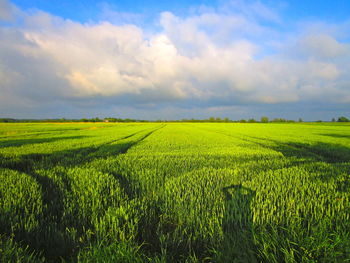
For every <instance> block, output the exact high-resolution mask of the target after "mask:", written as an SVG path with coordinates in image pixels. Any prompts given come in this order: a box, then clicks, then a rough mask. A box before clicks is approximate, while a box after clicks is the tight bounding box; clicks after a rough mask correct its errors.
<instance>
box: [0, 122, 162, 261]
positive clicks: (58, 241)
mask: <svg viewBox="0 0 350 263" xmlns="http://www.w3.org/2000/svg"><path fill="white" fill-rule="evenodd" d="M160 128H162V127H160ZM160 128H158V129H160ZM158 129H154V130H152V131H150V132H148V133H146V134H145V135H143V136H141V137H140V138H138V139H136V140H131V141H127V142H123V140H125V139H128V138H131V137H132V136H135V135H136V134H138V133H141V132H144V131H139V132H136V133H134V134H131V135H128V136H125V137H123V138H119V139H118V140H113V141H110V142H108V143H105V144H102V145H99V146H91V147H83V148H79V149H75V150H64V151H56V152H53V153H51V154H27V155H22V156H18V157H14V158H11V157H6V156H3V155H0V168H7V169H12V170H16V171H18V172H21V173H25V174H27V175H29V176H31V177H32V178H34V179H35V180H36V182H37V183H38V184H39V185H40V187H41V189H42V201H43V208H44V209H43V213H42V217H41V218H40V220H39V221H40V223H39V227H38V228H37V229H35V230H34V231H31V232H27V231H26V230H25V229H18V230H16V232H15V233H13V232H12V231H11V229H9V230H8V231H6V233H4V234H7V235H12V234H15V240H16V241H19V242H24V244H27V245H29V247H30V248H31V249H32V250H34V251H37V252H38V251H42V252H43V255H45V258H46V259H48V260H52V261H56V262H57V261H58V260H59V259H60V258H63V259H66V260H68V259H69V258H71V257H72V256H73V255H74V253H75V252H76V249H77V247H78V246H80V245H81V244H74V241H73V239H72V238H71V237H70V236H69V234H68V233H67V232H66V228H67V227H74V228H76V227H78V228H79V229H80V230H81V231H84V229H85V230H86V229H91V228H92V226H91V225H89V226H85V225H84V226H76V225H66V224H63V223H62V222H61V219H62V217H63V216H64V197H65V194H66V192H69V191H70V181H69V180H68V178H66V179H67V182H65V183H64V186H63V187H64V189H61V188H62V185H59V184H58V183H57V182H56V181H55V180H54V179H53V178H50V177H48V176H44V175H41V174H39V173H38V172H37V171H38V170H39V169H43V170H49V169H50V168H53V167H55V166H56V165H62V166H65V167H67V166H71V167H76V166H79V165H84V164H86V163H89V162H91V161H93V160H94V159H98V158H107V157H110V156H114V157H116V156H117V155H119V154H123V153H126V152H127V151H128V150H129V149H130V148H131V147H133V146H135V145H137V144H138V143H140V142H141V141H143V140H144V139H146V138H147V137H148V136H150V135H151V134H152V133H154V132H155V131H156V130H158ZM61 138H63V137H61ZM66 138H67V137H66ZM79 138H80V137H79ZM53 139H54V138H53ZM52 141H54V140H52ZM119 141H120V143H118V142H119ZM64 178H65V175H64V174H63V175H60V179H62V180H64ZM115 178H116V179H117V180H118V181H119V182H120V185H121V186H122V188H123V189H124V190H125V192H126V193H127V194H128V196H129V198H133V195H134V194H135V193H133V192H132V189H133V188H132V187H131V186H130V183H131V182H130V181H128V180H127V178H121V177H120V176H117V175H115Z"/></svg>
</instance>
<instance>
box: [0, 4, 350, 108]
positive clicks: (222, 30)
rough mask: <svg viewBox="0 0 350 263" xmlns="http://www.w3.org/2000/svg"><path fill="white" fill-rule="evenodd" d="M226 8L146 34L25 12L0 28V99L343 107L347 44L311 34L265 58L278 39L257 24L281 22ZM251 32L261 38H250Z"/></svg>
mask: <svg viewBox="0 0 350 263" xmlns="http://www.w3.org/2000/svg"><path fill="white" fill-rule="evenodd" d="M5 3H7V2H5ZM8 5H9V4H8V3H7V6H8ZM231 8H233V9H235V12H234V13H228V12H227V10H226V11H225V12H222V11H215V10H210V11H208V12H207V13H206V12H203V13H200V14H193V15H191V16H189V17H186V18H181V17H177V16H175V15H174V14H172V13H170V12H164V13H162V14H161V15H160V25H161V27H162V30H161V31H159V32H157V33H154V34H152V35H148V34H147V36H145V33H144V30H143V29H142V28H141V27H138V26H135V25H131V24H125V25H114V24H111V23H109V22H100V23H96V24H81V23H79V22H74V21H70V20H64V19H61V18H59V17H55V16H52V15H50V14H47V13H44V12H37V13H35V14H22V16H23V17H21V19H23V20H24V21H25V22H24V24H21V25H20V26H18V25H17V26H13V27H3V28H1V27H0V92H2V94H6V95H3V96H1V97H0V103H1V104H2V105H5V104H4V102H5V101H6V102H7V105H8V101H9V100H11V101H13V102H15V101H16V103H17V102H18V101H23V103H24V104H25V105H31V104H30V103H28V101H29V102H30V101H31V102H33V103H32V104H35V103H37V105H38V107H40V105H42V104H45V103H49V101H52V100H57V101H65V102H67V101H68V102H69V101H71V102H70V103H72V104H74V103H77V101H78V103H79V104H81V103H84V101H86V102H87V103H90V102H91V100H92V99H94V98H96V101H97V102H96V103H98V101H101V102H102V103H112V104H113V103H121V104H129V105H155V104H157V105H158V104H162V103H164V104H167V103H175V102H176V103H180V104H181V105H183V106H184V107H191V104H195V105H201V107H206V106H208V107H222V105H228V106H227V107H231V106H234V105H241V104H249V103H251V104H252V103H261V104H276V103H285V102H289V103H295V102H298V101H315V100H321V99H322V98H323V99H322V100H324V97H325V96H326V98H327V100H329V101H339V102H340V103H349V97H350V96H349V93H350V91H349V86H347V85H346V84H344V83H350V76H349V74H348V72H347V71H346V70H344V69H345V68H350V67H349V66H350V65H349V64H350V59H349V55H350V47H349V45H348V44H346V43H341V42H340V41H338V40H337V38H336V37H335V36H333V35H331V34H329V32H325V33H323V32H319V33H317V34H311V33H309V34H307V35H302V37H300V38H299V39H295V43H296V44H295V45H294V44H291V43H287V42H283V41H282V42H281V41H280V43H279V46H282V47H283V46H284V47H289V48H288V49H285V50H288V51H286V52H284V53H278V50H277V52H275V54H274V55H269V56H268V55H266V54H265V53H264V52H265V50H264V48H265V46H264V45H265V44H264V45H263V44H261V43H265V42H267V41H275V42H276V41H278V39H273V38H274V37H275V36H276V35H279V34H281V33H280V32H277V31H276V30H275V29H273V28H269V27H266V26H263V25H262V24H261V23H259V22H258V21H259V20H261V19H263V20H269V21H273V22H280V18H279V16H278V14H277V13H275V11H273V10H272V9H269V8H268V7H266V6H263V5H262V4H261V3H260V2H252V3H251V4H249V5H246V6H245V5H244V3H243V2H242V1H233V2H232V3H231ZM2 10H5V9H4V7H1V8H0V15H1V17H5V16H4V15H2V14H3V11H2ZM248 10H253V11H252V14H253V17H252V14H249V15H248V14H247V13H249V12H248ZM256 34H257V35H260V36H261V41H256V40H252V36H254V35H256ZM291 45H292V47H291ZM346 57H347V58H348V59H344V58H346ZM14 98H17V99H14ZM101 98H102V99H101ZM34 102H35V103H34ZM0 107H2V106H0ZM31 107H32V105H31Z"/></svg>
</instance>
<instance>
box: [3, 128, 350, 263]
mask: <svg viewBox="0 0 350 263" xmlns="http://www.w3.org/2000/svg"><path fill="white" fill-rule="evenodd" d="M0 261H1V262H350V126H349V125H346V124H344V125H337V124H327V123H326V124H306V123H303V124H260V123H256V124H241V123H239V124H238V123H237V124H235V123H222V124H210V123H208V124H206V123H200V124H198V123H197V124H194V123H167V124H162V123H143V124H140V123H133V124H126V123H124V124H110V123H103V124H102V123H94V124H91V123H83V124H79V123H72V124H0Z"/></svg>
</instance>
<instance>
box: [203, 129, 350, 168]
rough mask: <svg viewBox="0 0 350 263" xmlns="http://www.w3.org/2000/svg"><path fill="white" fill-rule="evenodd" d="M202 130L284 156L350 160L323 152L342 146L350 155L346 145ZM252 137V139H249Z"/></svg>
mask: <svg viewBox="0 0 350 263" xmlns="http://www.w3.org/2000/svg"><path fill="white" fill-rule="evenodd" d="M198 129H200V130H204V131H208V132H212V133H216V134H222V135H225V136H228V137H232V138H235V139H239V140H242V141H246V142H249V143H253V144H256V145H259V146H260V147H263V148H266V149H270V150H273V151H276V152H279V153H282V154H283V156H285V157H292V156H294V157H296V158H298V159H302V158H303V157H309V158H312V161H321V162H325V163H343V162H347V161H349V159H348V158H345V157H341V156H339V155H337V156H333V155H334V154H330V153H329V152H322V151H324V149H327V148H328V149H334V150H335V152H336V150H337V149H336V148H337V147H338V148H340V150H342V151H343V152H345V153H346V154H347V155H348V156H349V155H350V152H349V150H348V149H347V148H346V147H345V148H344V147H341V146H339V145H331V144H327V143H322V142H319V143H318V144H316V145H314V146H313V145H308V144H306V143H298V142H281V141H277V140H273V139H266V138H261V137H254V136H249V135H246V134H240V133H239V134H238V135H239V136H234V135H232V134H227V133H224V132H218V131H213V130H209V129H204V128H198ZM248 138H250V139H248ZM256 140H260V141H266V142H268V143H273V144H275V145H267V144H264V143H261V142H258V141H256ZM307 162H310V160H309V161H308V160H299V161H298V163H307Z"/></svg>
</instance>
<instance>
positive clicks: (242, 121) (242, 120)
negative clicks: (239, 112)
mask: <svg viewBox="0 0 350 263" xmlns="http://www.w3.org/2000/svg"><path fill="white" fill-rule="evenodd" d="M239 122H241V123H246V122H247V121H246V120H245V119H241V120H240V121H239Z"/></svg>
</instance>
